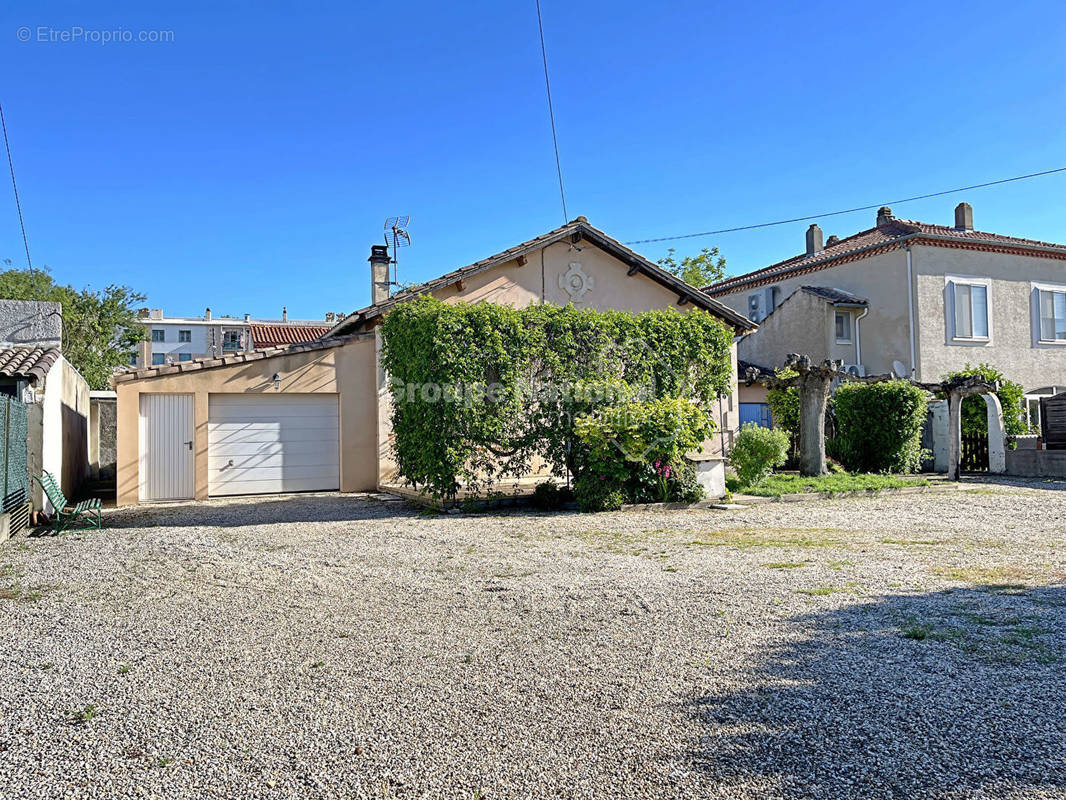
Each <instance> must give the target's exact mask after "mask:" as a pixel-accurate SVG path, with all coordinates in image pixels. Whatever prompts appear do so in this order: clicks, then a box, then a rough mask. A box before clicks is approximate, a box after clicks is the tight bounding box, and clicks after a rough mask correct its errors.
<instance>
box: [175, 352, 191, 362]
mask: <svg viewBox="0 0 1066 800" xmlns="http://www.w3.org/2000/svg"><path fill="white" fill-rule="evenodd" d="M178 361H192V353H178Z"/></svg>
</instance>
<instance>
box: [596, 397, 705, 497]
mask: <svg viewBox="0 0 1066 800" xmlns="http://www.w3.org/2000/svg"><path fill="white" fill-rule="evenodd" d="M575 427H576V431H577V436H578V439H579V442H580V445H581V452H580V454H579V457H578V459H577V462H578V464H579V467H580V468H579V470H578V473H577V479H576V481H575V495H576V497H577V501H578V504H579V505H580V506H581V507H582V509H584V510H588V511H601V510H606V508H607V507H613V506H617V505H619V501H618V497H619V495H620V496H621V497H622V498H623V501H628V502H631V503H650V502H668V501H684V502H695V501H696V500H698V499H700V498H701V497H702V496H703V491H702V487H700V485H699V483H698V482H697V481H696V478H695V471H694V470H693V469H692V467H690V466H688V465H687V464H686V462H685V454H686V453H688V452H691V451H693V450H698V449H699V447H700V445H702V443H703V441H704V440H705V439H707V438H708V437H709V436H710V435H711V433H712V432H713V430H714V423H713V422H712V421H711V419H710V417H709V416H708V415H707V414H706V412H705V411H703V409H701V408H700V407H699V406H697V405H695V404H693V403H691V402H689V401H687V400H684V399H681V398H662V399H660V400H652V401H645V402H641V401H634V402H628V403H620V404H617V405H613V406H609V407H606V408H602V409H600V410H598V411H596V412H593V413H591V414H586V415H584V416H582V417H579V418H578V420H577V423H576V426H575Z"/></svg>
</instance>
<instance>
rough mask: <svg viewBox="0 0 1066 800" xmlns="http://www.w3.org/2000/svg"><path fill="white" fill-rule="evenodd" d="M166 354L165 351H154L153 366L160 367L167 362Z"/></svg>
mask: <svg viewBox="0 0 1066 800" xmlns="http://www.w3.org/2000/svg"><path fill="white" fill-rule="evenodd" d="M166 358H167V357H166V356H165V355H164V354H163V353H152V366H153V367H158V366H160V365H162V364H165V363H167V362H166Z"/></svg>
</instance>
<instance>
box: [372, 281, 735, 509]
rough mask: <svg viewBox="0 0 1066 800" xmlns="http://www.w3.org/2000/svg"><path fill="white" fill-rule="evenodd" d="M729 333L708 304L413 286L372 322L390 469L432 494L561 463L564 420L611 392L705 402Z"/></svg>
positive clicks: (727, 379)
mask: <svg viewBox="0 0 1066 800" xmlns="http://www.w3.org/2000/svg"><path fill="white" fill-rule="evenodd" d="M731 347H732V332H731V331H730V330H729V329H727V328H726V326H725V325H724V324H723V323H722V322H721V321H719V320H718V319H716V318H714V317H712V316H711V315H709V314H706V313H703V312H699V311H693V312H691V313H681V312H679V311H677V310H676V309H674V308H670V309H667V310H663V311H646V312H642V313H636V314H631V313H627V312H620V311H593V310H590V309H577V308H574V307H573V306H554V305H549V304H536V305H531V306H529V307H526V308H512V307H509V306H504V305H498V304H494V303H478V304H468V303H461V302H460V303H454V304H449V303H444V302H442V301H440V300H437V299H435V298H432V297H423V298H420V299H417V300H414V301H412V302H409V303H404V304H402V305H400V306H398V307H397V308H396V309H394V310H393V311H392V312H391V313H390V314H389V315H388V316H387V317H386V319H385V321H384V323H383V326H382V354H381V358H382V365H383V366H384V368H385V370H386V371H387V374H388V377H389V381H390V386H391V394H392V431H393V434H394V442H393V444H394V451H395V452H394V456H395V459H396V465H397V468H398V471H399V474H400V476H401V478H402V479H403V480H405V481H407V482H409V483H411V484H413V485H414V486H416V487H418V488H420V489H422V490H424V491H426V492H428V493H430V494H433V495H435V496H438V497H449V496H453V495H454V494H455V493H456V491H458V490H459V489H461V488H465V489H476V490H491V489H492V487H493V486H494V485H495V484H496V483H497V482H498V481H500V480H501V479H503V478H506V477H512V476H520V475H523V474H526V473H528V472H529V469H530V466H531V464H532V462H533V461H534V459H536V458H538V457H539V458H541V459H543V460H545V461H546V462H547V463H548V464H550V465H551V467H552V468H553V470H554V471H555V472H556V474H559V475H562V474H564V473H565V472H566V471H567V470H572V469H573V467H574V461H575V450H576V447H577V444H576V442H577V439H576V434H575V420H576V419H577V418H578V417H579V416H581V415H582V414H586V413H589V412H591V411H593V410H595V409H597V408H601V407H603V406H606V405H611V404H613V403H615V402H618V401H620V400H634V399H638V400H639V399H643V400H654V399H660V398H677V397H679V398H684V399H687V400H690V401H692V402H694V403H695V404H697V405H698V406H700V407H703V408H706V409H710V408H711V407H712V405H713V404H715V403H716V401H717V399H718V397H719V396H720V395H722V394H724V393H727V392H728V390H729V387H730V383H731V377H732V356H731Z"/></svg>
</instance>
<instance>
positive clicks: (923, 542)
mask: <svg viewBox="0 0 1066 800" xmlns="http://www.w3.org/2000/svg"><path fill="white" fill-rule="evenodd" d="M881 544H898V545H901V546H903V547H919V546H928V547H934V546H936V545H938V544H943V542H942V541H941V540H940V539H892V538H890V537H885V538H884V539H882V540H881Z"/></svg>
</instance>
